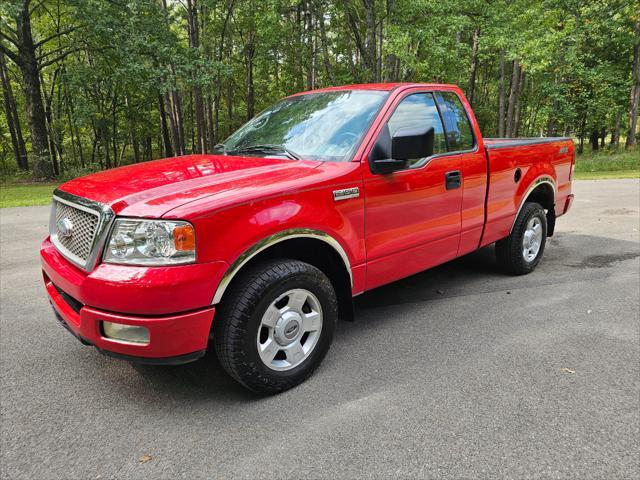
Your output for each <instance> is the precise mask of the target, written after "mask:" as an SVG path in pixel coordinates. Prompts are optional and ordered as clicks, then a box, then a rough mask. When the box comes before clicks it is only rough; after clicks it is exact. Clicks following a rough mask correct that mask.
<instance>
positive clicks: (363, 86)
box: [291, 82, 457, 96]
mask: <svg viewBox="0 0 640 480" xmlns="http://www.w3.org/2000/svg"><path fill="white" fill-rule="evenodd" d="M398 87H426V88H443V87H447V88H457V85H452V84H446V83H413V82H395V83H358V84H353V85H340V86H337V87H326V88H318V89H316V90H307V91H306V92H300V93H296V94H294V95H291V96H296V95H306V94H309V93H317V92H331V91H335V90H380V91H385V92H389V91H391V90H394V89H396V88H398Z"/></svg>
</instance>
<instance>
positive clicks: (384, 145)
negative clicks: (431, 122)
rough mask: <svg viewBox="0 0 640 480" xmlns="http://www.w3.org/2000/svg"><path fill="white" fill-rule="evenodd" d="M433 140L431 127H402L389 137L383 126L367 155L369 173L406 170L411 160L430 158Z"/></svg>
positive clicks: (387, 129) (433, 135) (386, 127)
mask: <svg viewBox="0 0 640 480" xmlns="http://www.w3.org/2000/svg"><path fill="white" fill-rule="evenodd" d="M434 139H435V132H434V130H433V127H404V128H400V129H398V130H397V131H396V132H395V133H394V134H393V136H391V134H390V133H389V126H388V125H385V126H384V128H383V129H382V131H381V132H380V135H379V136H378V140H377V141H376V143H375V145H374V146H373V149H372V150H371V154H370V155H369V165H370V168H371V171H372V172H373V173H380V174H385V173H392V172H395V171H396V170H402V169H404V168H406V167H407V162H408V161H409V160H410V159H412V158H424V157H430V156H431V155H433V143H434Z"/></svg>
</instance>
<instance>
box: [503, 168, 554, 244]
mask: <svg viewBox="0 0 640 480" xmlns="http://www.w3.org/2000/svg"><path fill="white" fill-rule="evenodd" d="M527 202H536V203H539V204H540V205H542V208H544V209H545V210H546V211H547V236H548V237H550V236H552V235H553V231H554V228H555V223H556V213H555V205H556V183H555V181H554V180H553V178H551V177H550V176H548V175H544V176H541V177H538V178H537V179H536V180H534V181H533V182H531V185H530V186H529V188H528V189H527V192H526V193H525V194H524V195H523V196H522V200H521V201H520V205H519V207H518V210H517V211H516V215H515V217H514V218H513V223H512V224H511V228H510V229H509V233H511V232H512V231H513V227H514V225H515V224H516V220H517V219H518V215H520V211H521V210H522V207H523V206H524V204H525V203H527Z"/></svg>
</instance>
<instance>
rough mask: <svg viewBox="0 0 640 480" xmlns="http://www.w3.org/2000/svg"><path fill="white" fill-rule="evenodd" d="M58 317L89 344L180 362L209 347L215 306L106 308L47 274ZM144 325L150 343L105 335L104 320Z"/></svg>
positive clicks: (138, 357)
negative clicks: (145, 313) (147, 310)
mask: <svg viewBox="0 0 640 480" xmlns="http://www.w3.org/2000/svg"><path fill="white" fill-rule="evenodd" d="M44 281H45V288H46V290H47V294H48V296H49V301H50V302H51V306H52V307H53V310H54V312H55V315H56V318H57V319H58V320H59V321H60V323H62V324H63V326H64V327H65V328H66V329H67V330H69V331H70V332H71V333H72V334H73V335H74V336H76V337H77V338H78V339H79V340H80V341H82V343H84V344H86V345H94V346H95V347H97V348H98V350H100V351H101V352H103V353H105V354H108V355H111V356H115V357H119V358H125V359H128V360H132V361H137V362H140V363H157V364H173V365H176V364H180V363H187V362H190V361H193V360H197V359H198V358H200V357H201V356H203V355H204V353H205V351H206V349H207V343H208V339H209V332H210V331H211V322H212V321H213V316H214V313H215V309H214V307H209V308H204V309H202V310H197V311H195V312H188V313H183V314H178V315H166V316H157V317H156V316H154V317H140V316H133V315H122V314H117V313H111V312H106V311H103V310H98V309H95V308H91V307H87V306H83V305H81V304H80V303H79V302H77V301H74V300H75V299H73V298H70V297H69V296H68V294H66V293H65V292H63V291H61V290H60V289H59V288H56V286H55V285H54V284H53V282H52V281H51V280H50V279H49V278H48V277H47V276H46V274H45V276H44ZM103 321H108V322H114V323H122V324H125V325H136V326H143V327H145V328H147V329H148V330H149V343H146V344H136V343H130V342H124V341H119V340H114V339H111V338H107V337H105V336H104V334H103V331H102V322H103Z"/></svg>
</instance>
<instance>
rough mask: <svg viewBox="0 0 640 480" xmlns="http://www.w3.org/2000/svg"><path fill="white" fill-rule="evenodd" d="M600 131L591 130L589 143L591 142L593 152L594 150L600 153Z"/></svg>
mask: <svg viewBox="0 0 640 480" xmlns="http://www.w3.org/2000/svg"><path fill="white" fill-rule="evenodd" d="M598 137H599V134H598V130H597V129H596V128H594V129H593V130H591V136H590V137H589V141H590V142H591V150H593V151H594V152H597V151H598V146H599V144H598Z"/></svg>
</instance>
